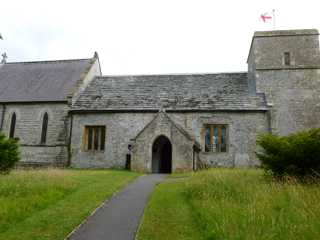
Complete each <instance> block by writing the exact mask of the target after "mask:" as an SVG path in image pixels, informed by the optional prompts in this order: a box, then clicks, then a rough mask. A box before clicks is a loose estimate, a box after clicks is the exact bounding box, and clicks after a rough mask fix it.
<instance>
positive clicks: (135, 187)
mask: <svg viewBox="0 0 320 240" xmlns="http://www.w3.org/2000/svg"><path fill="white" fill-rule="evenodd" d="M164 177H165V175H162V174H152V175H145V176H141V177H139V178H138V179H137V180H136V181H135V182H133V183H131V184H130V185H128V186H127V187H126V188H125V189H124V190H123V191H121V192H120V193H118V194H117V195H115V196H114V197H113V198H111V199H110V200H109V201H106V202H105V203H104V204H103V206H102V207H101V208H99V209H98V210H97V211H96V212H95V214H93V215H92V216H91V217H89V219H88V221H86V222H85V223H84V224H83V225H81V227H80V228H79V229H78V230H77V231H75V232H74V233H73V234H72V235H71V236H70V237H69V238H68V239H71V240H102V239H107V240H113V239H116V240H133V239H134V238H135V235H136V231H137V229H138V227H139V223H140V219H141V217H142V214H143V210H144V208H145V206H146V204H147V202H148V199H149V195H150V194H151V192H152V191H153V188H154V186H155V185H156V183H158V182H161V181H162V180H163V179H164Z"/></svg>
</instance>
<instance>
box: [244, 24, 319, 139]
mask: <svg viewBox="0 0 320 240" xmlns="http://www.w3.org/2000/svg"><path fill="white" fill-rule="evenodd" d="M318 35H319V34H318V31H317V30H290V31H289V30H287V31H270V32H256V33H255V35H254V37H253V40H252V45H251V49H250V54H249V58H248V71H249V73H248V76H249V88H251V90H252V89H255V91H256V92H258V93H264V94H265V96H266V101H267V103H268V105H269V108H270V127H271V130H272V132H273V133H279V134H284V135H285V134H289V133H293V132H296V131H301V130H304V129H309V128H316V127H320V104H319V103H320V94H319V92H320V52H319V36H318ZM285 53H288V54H289V55H290V63H289V64H285V61H284V54H285ZM250 84H251V86H250Z"/></svg>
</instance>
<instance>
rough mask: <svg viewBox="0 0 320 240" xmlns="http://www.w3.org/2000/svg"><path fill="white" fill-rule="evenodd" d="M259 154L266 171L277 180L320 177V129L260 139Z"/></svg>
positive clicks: (265, 136)
mask: <svg viewBox="0 0 320 240" xmlns="http://www.w3.org/2000/svg"><path fill="white" fill-rule="evenodd" d="M257 144H258V145H259V146H260V147H261V149H260V151H259V152H257V156H258V158H259V159H260V160H261V162H262V166H263V168H264V169H265V170H267V171H269V172H271V173H272V175H274V176H284V175H291V176H297V177H304V176H309V175H310V176H317V177H320V129H311V130H308V131H303V132H299V133H295V134H291V135H288V136H277V135H272V134H264V135H260V136H259V137H258V140H257Z"/></svg>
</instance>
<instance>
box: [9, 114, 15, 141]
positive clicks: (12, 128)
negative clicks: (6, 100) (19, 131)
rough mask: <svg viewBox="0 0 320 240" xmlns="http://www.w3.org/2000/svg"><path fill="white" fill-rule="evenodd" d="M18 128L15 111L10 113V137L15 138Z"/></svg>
mask: <svg viewBox="0 0 320 240" xmlns="http://www.w3.org/2000/svg"><path fill="white" fill-rule="evenodd" d="M16 128H17V114H16V112H15V111H13V112H12V113H11V114H10V125H9V134H8V136H9V138H12V139H14V138H15V133H16Z"/></svg>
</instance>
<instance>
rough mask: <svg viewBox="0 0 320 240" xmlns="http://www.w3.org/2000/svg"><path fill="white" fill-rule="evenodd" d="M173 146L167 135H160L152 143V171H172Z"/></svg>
mask: <svg viewBox="0 0 320 240" xmlns="http://www.w3.org/2000/svg"><path fill="white" fill-rule="evenodd" d="M171 169H172V146H171V142H170V140H169V139H168V138H167V137H165V136H159V137H158V138H157V139H156V140H155V141H154V143H153V145H152V172H153V173H171Z"/></svg>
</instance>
